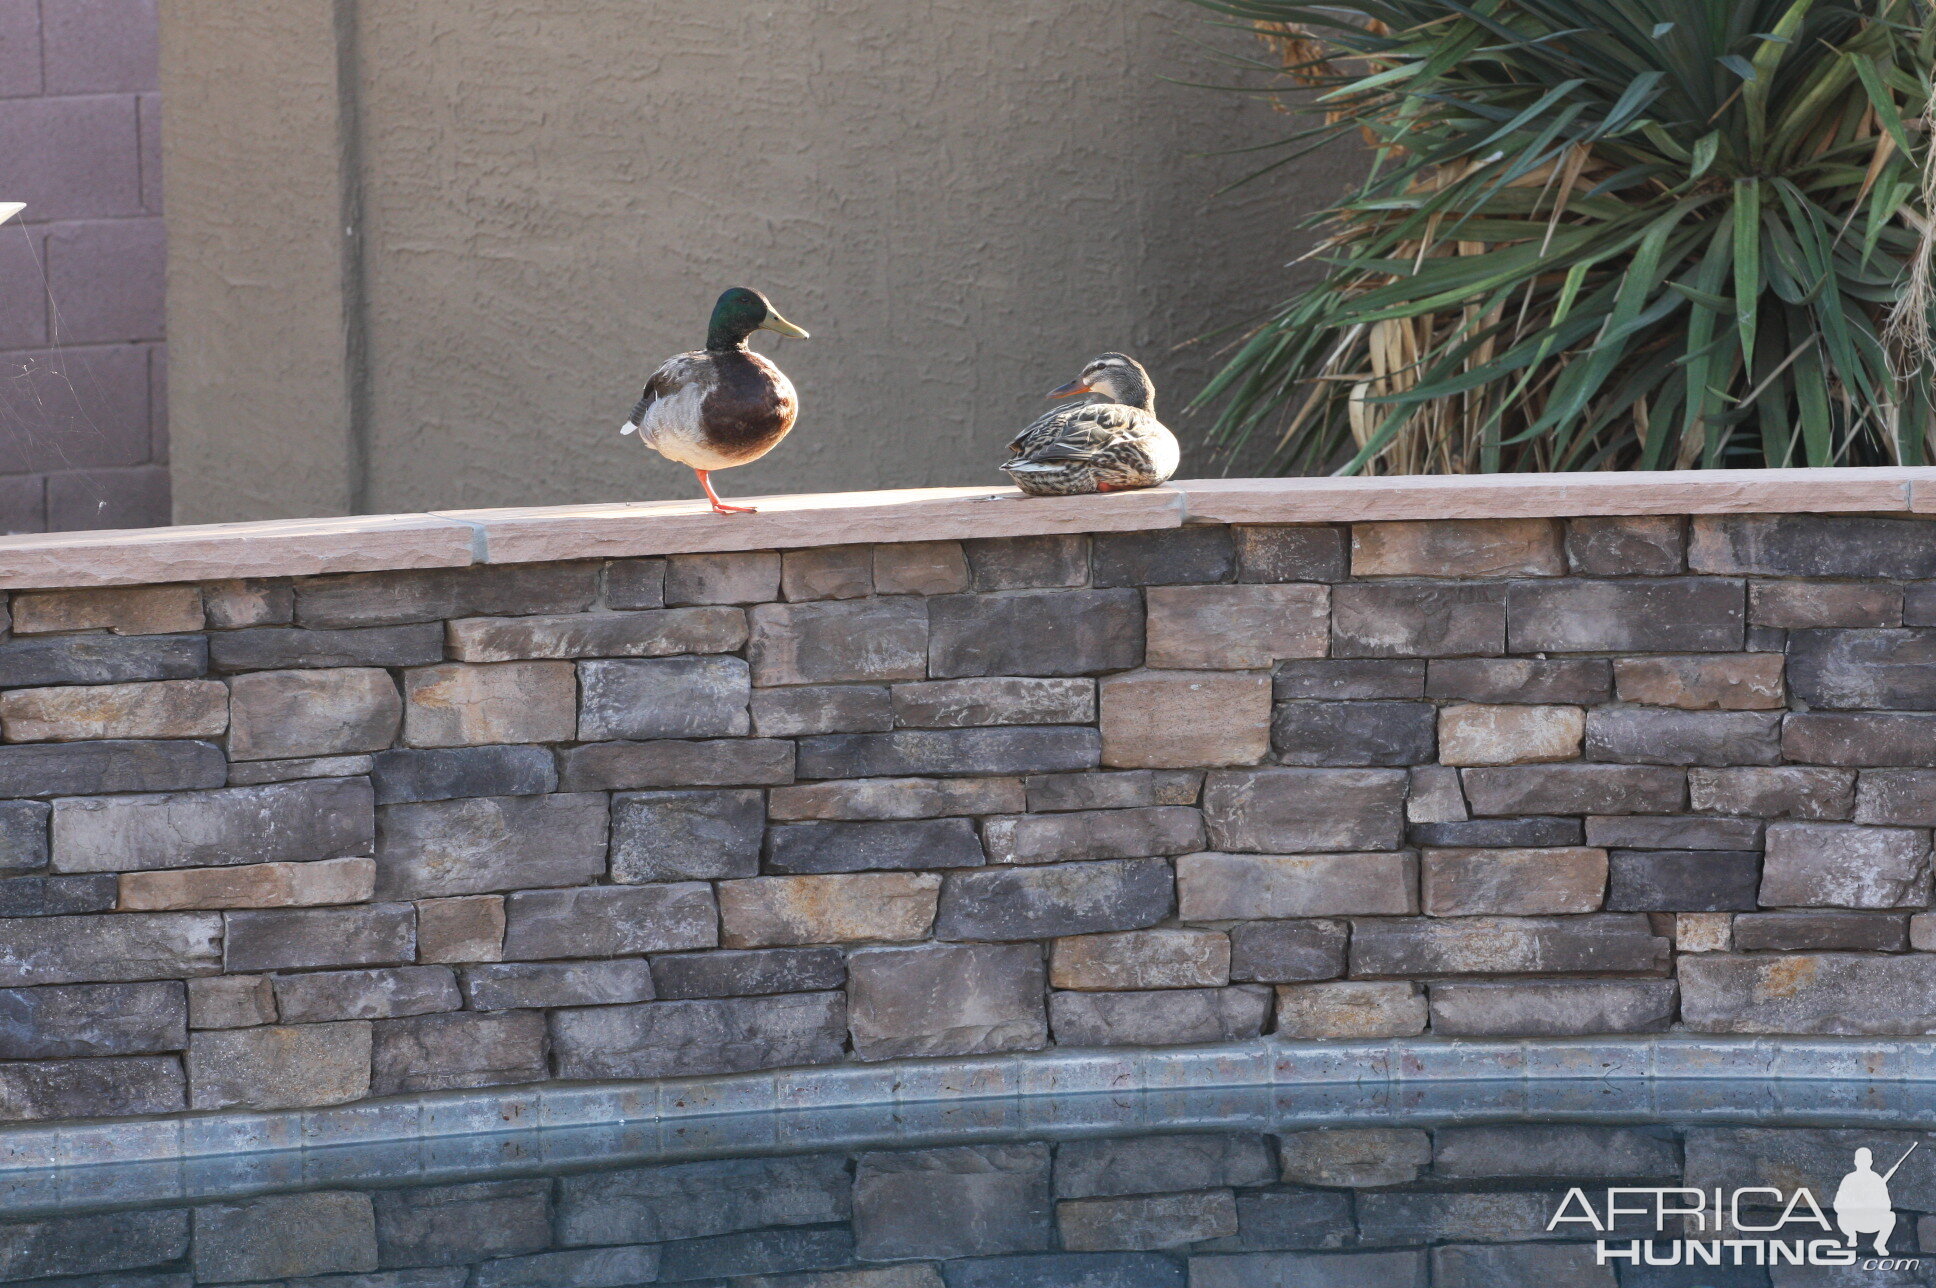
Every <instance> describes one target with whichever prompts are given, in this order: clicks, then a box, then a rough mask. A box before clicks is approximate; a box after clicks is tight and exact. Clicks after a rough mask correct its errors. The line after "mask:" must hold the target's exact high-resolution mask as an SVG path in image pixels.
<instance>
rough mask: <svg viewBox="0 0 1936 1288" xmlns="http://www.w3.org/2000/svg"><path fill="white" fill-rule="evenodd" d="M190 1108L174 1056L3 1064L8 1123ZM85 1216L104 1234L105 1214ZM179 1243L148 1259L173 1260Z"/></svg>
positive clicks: (0, 1102) (0, 1101)
mask: <svg viewBox="0 0 1936 1288" xmlns="http://www.w3.org/2000/svg"><path fill="white" fill-rule="evenodd" d="M187 1107H188V1103H187V1095H186V1093H185V1090H184V1088H183V1085H182V1069H181V1061H180V1059H179V1057H176V1056H173V1055H135V1056H109V1057H104V1058H102V1059H98V1060H14V1061H9V1062H7V1063H5V1064H0V1119H4V1120H6V1121H12V1122H29V1123H44V1122H48V1121H51V1120H55V1119H62V1118H128V1117H134V1116H137V1115H148V1114H177V1113H180V1112H181V1111H182V1110H184V1109H186V1108H187ZM128 1215H138V1214H123V1215H122V1217H121V1221H125V1220H126V1219H127V1216H128ZM164 1215H170V1216H173V1215H177V1214H176V1213H165V1214H164ZM85 1220H86V1222H87V1226H88V1232H89V1238H90V1239H98V1238H100V1237H101V1235H100V1230H101V1218H100V1216H99V1215H98V1214H93V1213H90V1214H89V1215H88V1216H87V1217H86V1218H85ZM117 1224H119V1222H117ZM123 1228H125V1226H124V1227H123ZM176 1247H177V1251H176V1252H175V1253H174V1254H167V1253H164V1254H161V1255H160V1256H152V1257H150V1258H147V1260H149V1261H150V1262H152V1261H157V1260H163V1259H172V1257H173V1256H178V1255H180V1253H179V1249H180V1244H179V1243H178V1244H177V1245H176ZM15 1264H18V1263H15ZM30 1264H31V1263H30ZM84 1268H91V1267H84ZM119 1282H120V1281H117V1283H119Z"/></svg>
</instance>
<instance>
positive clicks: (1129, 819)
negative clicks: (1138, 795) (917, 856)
mask: <svg viewBox="0 0 1936 1288" xmlns="http://www.w3.org/2000/svg"><path fill="white" fill-rule="evenodd" d="M982 837H983V839H984V841H985V842H986V844H987V847H988V857H989V861H990V862H993V863H1060V862H1064V861H1067V860H1070V859H1141V858H1148V857H1149V856H1151V855H1157V854H1185V853H1188V852H1189V851H1191V850H1200V849H1202V848H1203V839H1204V833H1203V816H1202V815H1201V814H1200V813H1198V812H1197V811H1196V810H1193V809H1187V808H1184V807H1182V806H1176V805H1169V806H1162V805H1159V806H1153V807H1150V808H1146V809H1120V810H1090V811H1077V812H1070V813H1064V814H1050V815H1041V814H1024V815H1019V816H1010V817H1006V818H991V819H989V820H987V821H986V822H985V823H983V824H982ZM932 866H934V867H950V866H959V865H954V864H943V863H936V864H933V865H932Z"/></svg>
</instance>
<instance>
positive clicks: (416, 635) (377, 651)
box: [208, 622, 444, 671]
mask: <svg viewBox="0 0 1936 1288" xmlns="http://www.w3.org/2000/svg"><path fill="white" fill-rule="evenodd" d="M208 660H209V664H210V665H211V666H213V667H214V668H215V669H216V670H218V671H283V670H303V669H313V668H320V667H339V666H429V665H431V664H433V663H436V662H441V661H443V660H444V626H443V623H442V622H418V623H415V624H413V625H409V626H361V627H353V628H351V629H348V630H340V631H318V630H306V629H303V628H300V627H282V626H262V627H257V628H254V629H252V630H241V631H223V632H220V633H217V634H215V635H211V636H209V643H208Z"/></svg>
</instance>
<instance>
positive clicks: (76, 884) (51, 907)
mask: <svg viewBox="0 0 1936 1288" xmlns="http://www.w3.org/2000/svg"><path fill="white" fill-rule="evenodd" d="M118 888H119V887H118V882H117V879H116V877H115V876H114V874H113V873H111V872H100V873H91V874H89V875H87V876H78V877H48V876H31V877H9V878H7V879H6V880H0V917H69V916H73V915H74V914H76V913H82V912H109V911H112V910H113V908H114V902H115V898H116V895H117V892H118Z"/></svg>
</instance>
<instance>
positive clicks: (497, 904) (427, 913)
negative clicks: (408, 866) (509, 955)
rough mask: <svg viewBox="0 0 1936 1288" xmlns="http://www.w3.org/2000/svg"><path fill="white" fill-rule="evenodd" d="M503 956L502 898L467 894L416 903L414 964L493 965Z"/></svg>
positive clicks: (493, 895) (500, 896) (494, 895)
mask: <svg viewBox="0 0 1936 1288" xmlns="http://www.w3.org/2000/svg"><path fill="white" fill-rule="evenodd" d="M503 956H504V896H503V895H496V894H470V895H459V896H457V897H455V898H451V899H424V900H421V901H419V902H418V904H417V960H418V961H420V962H494V961H499V960H501V959H502V958H503Z"/></svg>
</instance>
